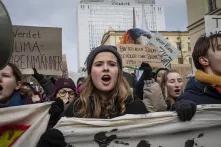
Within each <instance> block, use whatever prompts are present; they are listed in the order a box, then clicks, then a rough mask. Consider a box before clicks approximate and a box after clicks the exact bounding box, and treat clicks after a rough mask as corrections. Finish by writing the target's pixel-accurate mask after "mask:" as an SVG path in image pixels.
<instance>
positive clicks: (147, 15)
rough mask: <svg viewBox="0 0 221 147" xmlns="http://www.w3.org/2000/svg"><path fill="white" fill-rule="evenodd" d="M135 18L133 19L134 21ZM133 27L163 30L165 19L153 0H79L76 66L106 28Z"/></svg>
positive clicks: (79, 65) (124, 29) (99, 38)
mask: <svg viewBox="0 0 221 147" xmlns="http://www.w3.org/2000/svg"><path fill="white" fill-rule="evenodd" d="M134 20H135V21H134ZM134 24H136V27H138V28H142V29H145V30H151V31H164V30H165V18H164V10H163V8H162V7H161V6H159V5H155V0H81V1H80V3H79V5H78V24H77V25H78V68H80V67H83V66H84V63H85V60H86V58H87V55H88V54H89V52H90V51H91V49H93V48H94V47H97V46H99V45H100V43H101V40H102V36H103V34H104V33H105V32H107V31H108V30H118V31H120V30H121V31H126V30H128V29H130V28H132V27H133V26H134Z"/></svg>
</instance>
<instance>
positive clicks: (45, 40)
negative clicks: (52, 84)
mask: <svg viewBox="0 0 221 147" xmlns="http://www.w3.org/2000/svg"><path fill="white" fill-rule="evenodd" d="M13 37H14V46H13V53H12V57H11V59H10V62H12V63H14V64H16V65H17V66H18V67H19V68H20V69H21V71H22V73H23V74H32V73H33V71H32V68H33V67H35V68H36V69H37V71H38V72H39V73H41V74H46V75H61V74H62V71H61V70H62V68H61V66H62V45H61V28H48V27H33V26H13Z"/></svg>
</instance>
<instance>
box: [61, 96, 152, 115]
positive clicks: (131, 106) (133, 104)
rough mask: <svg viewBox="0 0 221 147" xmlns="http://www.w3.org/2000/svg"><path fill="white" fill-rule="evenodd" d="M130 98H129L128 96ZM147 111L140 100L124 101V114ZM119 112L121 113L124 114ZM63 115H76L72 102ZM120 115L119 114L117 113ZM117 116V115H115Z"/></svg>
mask: <svg viewBox="0 0 221 147" xmlns="http://www.w3.org/2000/svg"><path fill="white" fill-rule="evenodd" d="M129 99H130V98H129ZM145 113H148V111H147V109H146V107H145V105H144V103H143V102H142V101H141V100H133V101H128V102H126V111H125V113H124V114H145ZM124 114H121V115H124ZM63 116H67V117H77V116H75V115H74V102H72V103H71V104H70V105H69V107H68V108H67V109H66V111H65V112H64V113H63ZM118 116H120V115H118ZM115 117H117V116H115Z"/></svg>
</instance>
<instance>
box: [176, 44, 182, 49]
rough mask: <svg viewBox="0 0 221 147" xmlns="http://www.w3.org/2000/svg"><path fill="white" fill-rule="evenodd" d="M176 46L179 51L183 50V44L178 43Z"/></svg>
mask: <svg viewBox="0 0 221 147" xmlns="http://www.w3.org/2000/svg"><path fill="white" fill-rule="evenodd" d="M176 46H177V49H178V50H181V42H177V43H176Z"/></svg>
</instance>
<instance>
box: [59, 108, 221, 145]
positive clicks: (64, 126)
mask: <svg viewBox="0 0 221 147" xmlns="http://www.w3.org/2000/svg"><path fill="white" fill-rule="evenodd" d="M55 128H57V129H59V130H61V131H62V132H63V134H64V136H65V139H66V141H67V142H68V143H70V144H72V145H74V147H84V146H87V147H88V146H90V147H127V146H132V147H136V146H137V147H221V140H220V136H221V105H201V106H198V109H197V113H196V115H195V116H194V117H193V119H192V120H191V121H187V122H181V121H180V120H179V119H178V118H177V115H176V113H175V112H157V113H149V114H144V115H124V116H121V117H117V118H113V119H85V118H66V117H63V118H62V119H61V120H60V121H59V122H58V123H57V125H56V126H55Z"/></svg>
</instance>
